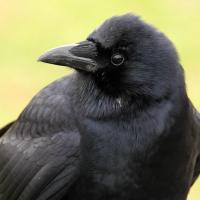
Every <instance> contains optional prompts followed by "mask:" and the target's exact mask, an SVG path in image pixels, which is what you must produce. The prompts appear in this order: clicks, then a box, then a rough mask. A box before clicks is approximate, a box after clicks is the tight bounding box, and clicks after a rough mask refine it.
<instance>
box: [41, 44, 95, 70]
mask: <svg viewBox="0 0 200 200" xmlns="http://www.w3.org/2000/svg"><path fill="white" fill-rule="evenodd" d="M96 56H97V48H96V45H95V43H93V42H90V41H84V42H81V43H79V44H72V45H65V46H61V47H57V48H54V49H51V50H49V51H47V52H46V53H44V54H43V55H42V56H40V57H39V59H38V61H41V62H45V63H49V64H55V65H62V66H68V67H71V68H74V69H77V70H83V71H87V72H95V71H97V68H98V65H97V63H96V62H95V60H94V59H95V57H96Z"/></svg>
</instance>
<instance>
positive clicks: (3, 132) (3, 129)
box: [0, 121, 15, 137]
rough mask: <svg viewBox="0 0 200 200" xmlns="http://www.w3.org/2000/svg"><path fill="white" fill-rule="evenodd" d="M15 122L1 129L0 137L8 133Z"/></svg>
mask: <svg viewBox="0 0 200 200" xmlns="http://www.w3.org/2000/svg"><path fill="white" fill-rule="evenodd" d="M14 123H15V122H14V121H13V122H10V123H9V124H7V125H6V126H4V127H3V128H1V129H0V137H1V136H2V135H4V134H5V133H6V131H7V130H8V129H9V128H10V127H11V126H12V125H13V124H14Z"/></svg>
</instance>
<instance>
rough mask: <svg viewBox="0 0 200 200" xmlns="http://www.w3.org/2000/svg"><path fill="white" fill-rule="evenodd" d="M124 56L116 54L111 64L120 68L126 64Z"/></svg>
mask: <svg viewBox="0 0 200 200" xmlns="http://www.w3.org/2000/svg"><path fill="white" fill-rule="evenodd" d="M124 60H125V59H124V56H123V55H122V54H119V53H115V54H113V55H112V56H111V63H112V64H113V65H114V66H120V65H122V64H123V63H124Z"/></svg>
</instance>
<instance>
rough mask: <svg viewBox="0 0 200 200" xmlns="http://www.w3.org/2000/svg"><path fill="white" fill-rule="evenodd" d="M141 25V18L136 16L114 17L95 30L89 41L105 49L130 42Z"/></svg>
mask: <svg viewBox="0 0 200 200" xmlns="http://www.w3.org/2000/svg"><path fill="white" fill-rule="evenodd" d="M141 24H142V22H141V21H140V20H139V18H138V17H137V16H134V15H129V14H128V15H123V16H117V17H112V18H111V19H108V20H106V21H105V22H104V23H103V24H102V25H101V26H100V27H98V28H97V29H96V30H94V31H93V32H92V33H91V34H90V35H89V37H88V39H89V40H94V41H95V42H97V43H100V44H101V45H102V46H103V47H104V48H109V47H112V46H114V45H115V44H117V43H119V42H120V41H122V40H123V42H126V41H127V42H128V41H130V40H131V39H132V38H131V37H134V32H136V30H137V29H138V28H139V27H140V26H141Z"/></svg>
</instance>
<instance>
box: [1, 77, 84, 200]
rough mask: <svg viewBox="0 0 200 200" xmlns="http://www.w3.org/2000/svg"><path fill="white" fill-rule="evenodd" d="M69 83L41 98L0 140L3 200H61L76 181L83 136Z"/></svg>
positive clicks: (52, 87)
mask: <svg viewBox="0 0 200 200" xmlns="http://www.w3.org/2000/svg"><path fill="white" fill-rule="evenodd" d="M69 79H70V78H64V79H61V80H59V81H56V82H54V83H53V84H51V85H50V86H48V87H47V88H45V89H44V90H42V91H41V92H40V93H39V94H38V95H36V97H34V98H33V100H32V101H31V103H30V104H29V105H28V106H27V108H26V109H25V110H24V111H23V113H22V114H21V115H20V117H19V119H18V120H17V121H16V122H15V123H14V124H13V125H12V126H11V127H10V128H9V129H8V130H7V132H6V134H4V135H3V136H2V137H1V139H0V199H1V200H46V199H50V200H59V199H61V198H62V197H63V195H64V194H65V193H66V192H67V190H68V188H69V187H70V186H71V185H72V184H73V183H74V181H75V180H76V179H77V177H78V171H79V169H78V165H79V144H80V135H79V133H78V131H77V129H76V127H75V123H74V119H73V113H72V111H71V107H70V103H69V102H70V101H69V99H70V95H69V92H70V89H68V90H67V89H66V87H67V86H69V83H70V81H69ZM69 88H70V87H69Z"/></svg>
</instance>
